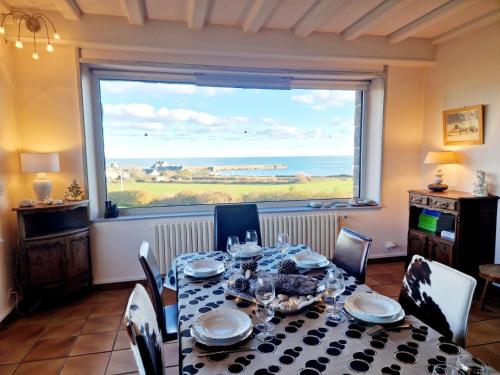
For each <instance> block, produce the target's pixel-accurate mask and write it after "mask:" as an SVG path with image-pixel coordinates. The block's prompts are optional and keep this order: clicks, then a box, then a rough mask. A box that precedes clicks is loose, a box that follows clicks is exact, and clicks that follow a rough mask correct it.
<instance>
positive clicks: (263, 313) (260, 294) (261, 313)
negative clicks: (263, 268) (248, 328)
mask: <svg viewBox="0 0 500 375" xmlns="http://www.w3.org/2000/svg"><path fill="white" fill-rule="evenodd" d="M275 297H276V292H275V287H274V280H273V277H272V276H271V275H270V274H268V273H264V272H262V273H259V274H258V275H257V281H256V283H255V299H256V300H257V306H256V311H255V312H256V315H257V318H258V319H259V320H260V321H261V322H262V323H260V324H257V326H256V328H257V329H258V330H260V331H261V333H259V334H258V335H257V339H258V340H259V341H266V340H268V338H269V336H270V335H269V334H268V332H272V331H274V329H275V327H274V324H273V323H271V322H270V321H271V319H272V318H273V316H274V309H273V308H272V307H270V306H269V305H270V304H271V302H272V301H273V300H274V298H275Z"/></svg>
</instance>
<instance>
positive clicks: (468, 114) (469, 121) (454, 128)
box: [443, 104, 484, 146]
mask: <svg viewBox="0 0 500 375" xmlns="http://www.w3.org/2000/svg"><path fill="white" fill-rule="evenodd" d="M483 111H484V106H483V105H482V104H479V105H471V106H469V107H462V108H457V109H449V110H447V111H443V135H444V144H445V146H448V145H482V144H483V143H484V133H483V126H484V125H483Z"/></svg>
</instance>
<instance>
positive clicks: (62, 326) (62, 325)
mask: <svg viewBox="0 0 500 375" xmlns="http://www.w3.org/2000/svg"><path fill="white" fill-rule="evenodd" d="M84 324H85V319H73V320H62V321H57V322H56V321H54V322H52V323H51V324H50V325H48V326H47V328H46V329H45V331H44V332H43V334H42V336H41V338H43V339H53V338H56V337H70V336H78V335H79V334H80V331H81V330H82V327H83V325H84Z"/></svg>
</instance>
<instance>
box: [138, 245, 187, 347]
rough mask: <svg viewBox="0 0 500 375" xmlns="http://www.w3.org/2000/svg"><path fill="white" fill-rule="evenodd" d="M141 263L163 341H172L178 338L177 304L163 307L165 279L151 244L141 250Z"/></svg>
mask: <svg viewBox="0 0 500 375" xmlns="http://www.w3.org/2000/svg"><path fill="white" fill-rule="evenodd" d="M139 262H140V263H141V266H142V269H143V270H144V273H145V274H146V280H147V284H148V289H149V293H150V295H151V299H152V300H153V306H154V309H155V311H156V317H157V322H158V326H159V327H160V329H161V334H162V337H163V340H164V341H165V342H166V341H171V340H175V339H176V338H177V331H178V326H177V323H178V319H177V317H178V313H177V304H173V305H166V306H163V301H162V294H163V288H164V286H163V281H164V280H163V277H162V276H161V273H160V267H159V266H158V262H157V261H156V257H155V255H154V254H153V252H152V251H151V248H150V247H149V243H147V242H146V241H143V242H142V244H141V247H140V250H139Z"/></svg>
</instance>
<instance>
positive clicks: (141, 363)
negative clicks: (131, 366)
mask: <svg viewBox="0 0 500 375" xmlns="http://www.w3.org/2000/svg"><path fill="white" fill-rule="evenodd" d="M125 323H126V327H127V333H128V336H129V339H130V344H131V345H130V346H131V348H132V352H133V353H134V358H135V361H136V363H137V368H138V369H139V373H140V374H141V375H164V374H165V372H164V368H165V366H164V364H163V350H162V346H163V342H162V338H161V332H160V329H159V328H158V324H157V323H156V316H155V310H154V308H153V305H152V304H151V300H150V299H149V296H148V293H147V292H146V289H144V287H143V286H142V285H140V284H137V285H136V286H135V288H134V290H133V291H132V294H131V295H130V297H129V300H128V304H127V310H126V311H125Z"/></svg>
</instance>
